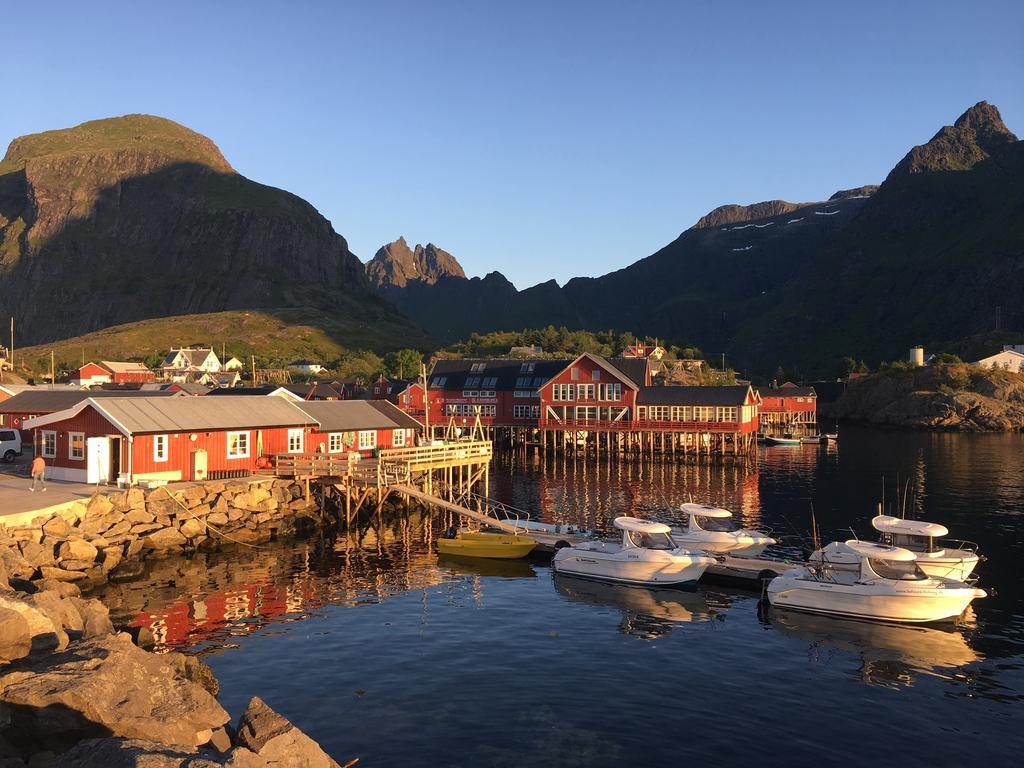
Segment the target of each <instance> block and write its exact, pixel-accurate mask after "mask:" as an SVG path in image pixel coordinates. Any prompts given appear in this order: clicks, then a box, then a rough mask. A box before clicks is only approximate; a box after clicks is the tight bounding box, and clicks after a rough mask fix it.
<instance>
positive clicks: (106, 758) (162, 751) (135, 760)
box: [55, 739, 242, 768]
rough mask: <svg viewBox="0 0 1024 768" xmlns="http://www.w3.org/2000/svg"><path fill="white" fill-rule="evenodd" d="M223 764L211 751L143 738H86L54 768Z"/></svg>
mask: <svg viewBox="0 0 1024 768" xmlns="http://www.w3.org/2000/svg"><path fill="white" fill-rule="evenodd" d="M223 765H224V763H223V762H221V761H220V760H219V759H217V758H215V757H213V756H212V755H211V756H207V755H203V754H200V753H199V751H198V750H196V749H194V748H189V747H168V746H166V745H164V744H158V743H157V742H155V741H143V740H142V739H87V740H86V741H83V742H80V743H79V744H76V745H75V746H74V747H73V748H71V749H70V750H68V751H67V752H65V753H64V754H63V755H61V756H60V758H58V760H57V762H56V764H55V768H221V767H222V766H223ZM239 768H242V766H241V764H239Z"/></svg>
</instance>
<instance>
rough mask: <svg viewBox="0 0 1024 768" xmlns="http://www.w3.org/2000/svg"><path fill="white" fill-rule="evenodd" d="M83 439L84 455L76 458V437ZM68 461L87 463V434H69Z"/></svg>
mask: <svg viewBox="0 0 1024 768" xmlns="http://www.w3.org/2000/svg"><path fill="white" fill-rule="evenodd" d="M76 436H77V437H80V438H81V439H82V455H81V456H75V452H74V447H75V437H76ZM68 459H69V460H71V461H85V432H68Z"/></svg>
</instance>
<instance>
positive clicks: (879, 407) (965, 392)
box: [830, 365, 1024, 432]
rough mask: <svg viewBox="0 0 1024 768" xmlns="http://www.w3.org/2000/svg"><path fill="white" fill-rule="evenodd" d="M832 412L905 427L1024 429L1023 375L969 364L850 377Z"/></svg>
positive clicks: (957, 429) (851, 417) (831, 413)
mask: <svg viewBox="0 0 1024 768" xmlns="http://www.w3.org/2000/svg"><path fill="white" fill-rule="evenodd" d="M830 415H832V416H835V417H837V418H840V419H850V420H854V421H864V422H868V423H871V424H880V425H885V426H892V427H901V428H906V429H937V430H952V431H963V432H1008V431H1020V430H1024V375H1020V374H1016V373H1010V372H1008V371H999V370H996V371H992V370H985V369H980V368H976V367H973V366H966V365H952V366H946V365H938V366H932V367H927V368H918V369H913V370H906V369H894V370H887V371H881V372H879V373H877V374H874V375H871V376H868V377H865V378H862V379H856V380H854V381H851V382H850V384H849V386H847V388H846V392H845V393H844V394H843V396H842V397H841V398H840V399H839V400H838V401H837V402H836V403H835V405H834V406H833V407H832V409H831V411H830Z"/></svg>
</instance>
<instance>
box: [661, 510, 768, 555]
mask: <svg viewBox="0 0 1024 768" xmlns="http://www.w3.org/2000/svg"><path fill="white" fill-rule="evenodd" d="M679 509H680V510H681V511H682V512H684V513H685V514H686V527H685V528H675V527H674V528H672V539H673V540H674V541H675V542H676V543H677V544H678V545H679V546H682V547H687V548H689V549H700V550H703V551H704V552H710V553H712V554H716V555H725V554H729V555H733V556H734V557H758V556H759V555H760V554H761V553H762V552H764V549H765V547H767V546H769V545H771V544H776V543H777V542H776V541H775V539H773V538H772V537H771V536H769V535H768V534H767V533H765V532H764V531H756V530H753V529H749V528H739V529H738V528H736V527H735V526H734V525H733V524H732V522H731V519H732V512H730V511H729V510H727V509H721V508H719V507H712V506H708V505H707V504H693V503H690V504H683V505H682V506H680V507H679Z"/></svg>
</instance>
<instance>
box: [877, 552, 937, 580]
mask: <svg viewBox="0 0 1024 768" xmlns="http://www.w3.org/2000/svg"><path fill="white" fill-rule="evenodd" d="M865 562H866V563H867V565H868V567H869V568H870V569H871V570H872V571H874V572H875V574H876V575H877V576H879V577H881V578H883V579H891V580H893V581H923V580H925V579H927V578H928V574H926V573H925V572H924V571H922V570H921V566H919V565H918V564H917V561H915V560H879V559H875V558H870V557H869V558H867V559H866V561H865Z"/></svg>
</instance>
